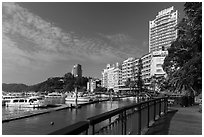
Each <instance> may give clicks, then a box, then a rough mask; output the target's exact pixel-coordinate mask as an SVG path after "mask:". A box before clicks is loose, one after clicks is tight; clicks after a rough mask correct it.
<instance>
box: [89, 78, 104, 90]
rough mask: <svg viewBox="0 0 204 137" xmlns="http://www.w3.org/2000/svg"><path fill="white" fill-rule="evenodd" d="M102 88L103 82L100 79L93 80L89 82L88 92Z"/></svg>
mask: <svg viewBox="0 0 204 137" xmlns="http://www.w3.org/2000/svg"><path fill="white" fill-rule="evenodd" d="M100 86H101V80H100V79H95V78H91V79H89V81H88V82H87V91H90V92H93V91H94V90H95V89H96V88H98V87H100Z"/></svg>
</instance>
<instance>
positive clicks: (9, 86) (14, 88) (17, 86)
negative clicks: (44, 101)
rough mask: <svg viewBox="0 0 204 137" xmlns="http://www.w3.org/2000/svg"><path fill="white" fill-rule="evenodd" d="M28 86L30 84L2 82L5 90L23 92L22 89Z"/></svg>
mask: <svg viewBox="0 0 204 137" xmlns="http://www.w3.org/2000/svg"><path fill="white" fill-rule="evenodd" d="M27 88H28V86H27V85H25V84H16V83H12V84H6V83H3V84H2V90H3V91H10V92H21V91H25V90H26V89H27Z"/></svg>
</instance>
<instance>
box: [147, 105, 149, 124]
mask: <svg viewBox="0 0 204 137" xmlns="http://www.w3.org/2000/svg"><path fill="white" fill-rule="evenodd" d="M147 127H149V102H147Z"/></svg>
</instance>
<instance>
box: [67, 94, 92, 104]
mask: <svg viewBox="0 0 204 137" xmlns="http://www.w3.org/2000/svg"><path fill="white" fill-rule="evenodd" d="M65 101H66V102H67V103H74V102H75V101H76V94H69V95H67V97H66V98H65ZM90 101H93V99H92V98H91V97H89V96H83V95H82V94H78V96H77V103H78V104H80V103H87V102H90Z"/></svg>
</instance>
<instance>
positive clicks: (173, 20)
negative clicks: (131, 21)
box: [149, 6, 178, 52]
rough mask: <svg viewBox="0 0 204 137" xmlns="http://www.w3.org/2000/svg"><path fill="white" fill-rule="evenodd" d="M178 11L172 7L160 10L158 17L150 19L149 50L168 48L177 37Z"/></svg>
mask: <svg viewBox="0 0 204 137" xmlns="http://www.w3.org/2000/svg"><path fill="white" fill-rule="evenodd" d="M177 20H178V11H177V10H175V9H174V7H173V6H172V7H170V8H167V9H164V10H162V11H160V12H158V15H157V16H156V18H155V19H154V20H152V21H149V52H153V51H158V50H167V49H168V47H170V45H171V42H172V41H173V40H175V39H176V38H177V29H176V25H177Z"/></svg>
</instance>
